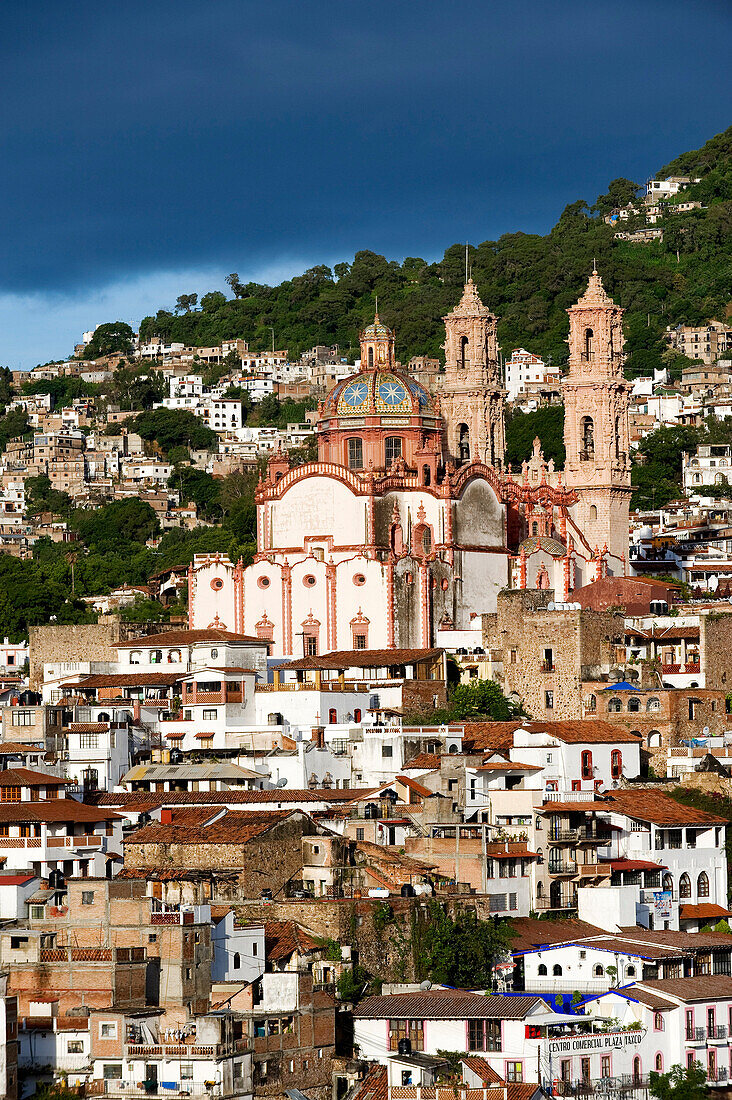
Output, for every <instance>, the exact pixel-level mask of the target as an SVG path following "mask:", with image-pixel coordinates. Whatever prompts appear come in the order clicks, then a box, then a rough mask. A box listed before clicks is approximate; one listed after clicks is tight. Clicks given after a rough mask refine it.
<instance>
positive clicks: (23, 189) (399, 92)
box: [0, 0, 732, 368]
mask: <svg viewBox="0 0 732 1100" xmlns="http://www.w3.org/2000/svg"><path fill="white" fill-rule="evenodd" d="M730 31H732V8H731V7H730V5H729V4H728V3H727V2H726V0H716V2H712V0H696V2H695V3H694V4H693V5H689V3H688V0H664V2H661V0H655V2H654V0H633V2H627V0H626V2H620V0H613V2H605V3H603V2H602V0H599V2H598V0H595V2H594V3H587V0H582V2H581V3H580V2H576V0H473V3H466V4H455V3H454V2H449V0H439V2H438V0H419V2H417V3H415V2H414V0H411V2H407V0H370V2H369V3H363V2H362V0H338V2H336V0H300V2H293V0H257V2H254V0H204V2H202V0H197V2H195V3H193V2H190V0H176V2H171V0H144V2H140V0H123V2H122V3H119V4H114V5H113V4H104V3H102V4H100V3H99V2H98V0H95V2H93V3H91V2H88V0H75V2H74V3H73V4H69V3H68V2H67V0H35V2H34V3H28V2H27V0H4V3H3V4H2V5H0V62H1V66H0V74H1V75H0V80H1V81H2V102H3V110H2V115H1V117H0V132H1V133H2V149H3V158H2V173H1V174H0V187H1V188H2V193H3V199H4V201H3V208H4V218H3V231H2V234H1V235H0V362H1V363H7V364H8V365H10V366H12V367H14V368H17V367H30V366H34V365H35V363H37V362H40V361H46V360H48V359H50V358H52V357H55V356H60V355H63V354H67V353H68V352H69V351H70V350H71V348H72V346H73V343H74V342H75V341H76V340H77V339H78V338H79V335H80V333H81V331H82V330H83V329H85V328H89V327H92V326H93V325H94V324H95V323H97V322H102V321H107V320H115V319H117V318H121V319H124V320H128V321H130V323H132V324H136V323H137V322H138V321H139V319H140V317H141V316H143V315H145V314H146V313H148V312H153V311H154V310H155V309H157V308H159V307H161V306H165V307H168V308H170V307H171V306H172V304H173V303H174V301H175V298H176V296H177V295H178V294H179V293H181V292H191V291H197V292H198V293H199V294H200V293H204V292H205V291H207V290H210V289H216V288H221V289H225V288H224V284H223V279H224V276H225V275H226V274H227V273H228V272H230V271H238V272H239V274H240V276H241V277H242V279H243V280H244V281H247V280H248V279H255V280H258V281H268V282H271V281H279V280H280V279H282V278H286V277H288V276H289V275H292V274H295V273H297V272H298V271H300V270H303V269H304V268H305V267H308V266H311V265H312V264H315V263H331V264H332V263H334V262H337V261H338V260H342V259H349V258H350V257H351V256H352V255H353V253H354V251H356V250H357V249H360V248H370V249H373V250H375V251H379V252H383V253H385V254H386V255H388V256H389V257H393V258H397V259H400V258H402V257H403V256H405V255H412V256H423V257H425V258H427V259H434V258H437V257H439V256H440V255H441V254H442V252H443V251H444V249H445V247H446V246H448V245H449V244H451V243H453V242H454V241H463V240H466V239H467V240H470V241H472V242H474V243H478V242H480V241H482V240H486V239H492V238H496V237H498V236H500V235H501V234H502V233H505V232H512V231H514V230H518V229H522V230H526V231H534V232H546V230H547V229H549V228H550V226H551V225H552V224H554V222H555V221H556V219H557V217H558V215H559V214H560V212H561V210H562V209H563V207H564V206H565V205H566V204H567V203H569V202H572V201H574V200H575V199H577V198H586V199H587V200H588V201H590V202H591V201H593V200H594V198H595V197H596V195H597V194H598V193H600V192H601V191H602V190H604V188H605V185H606V184H607V182H608V181H609V180H610V179H612V178H613V177H615V176H619V175H624V176H628V177H630V178H633V179H636V180H638V181H639V182H642V181H643V180H644V179H645V178H646V176H647V175H648V174H649V173H650V172H652V171H653V170H654V169H655V168H657V167H659V166H661V165H662V164H663V163H664V162H665V161H667V160H669V159H671V158H672V157H673V156H675V155H676V154H678V153H679V152H683V151H684V150H686V149H689V148H694V147H696V146H698V145H700V144H702V143H703V142H704V141H705V140H706V139H707V138H709V137H710V136H712V135H713V134H714V133H717V132H719V131H720V130H722V129H724V128H725V127H726V126H727V125H728V124H729V121H730V120H729V99H730V97H729V91H730V81H729V76H728V68H727V66H726V63H725V55H724V45H722V43H725V42H727V41H729V37H730ZM715 42H717V43H720V49H719V53H718V56H717V59H716V62H715V60H714V51H713V50H712V52H711V54H710V49H711V46H712V45H713V44H714V43H715ZM694 43H696V44H697V46H698V48H695V47H694ZM244 335H246V334H244Z"/></svg>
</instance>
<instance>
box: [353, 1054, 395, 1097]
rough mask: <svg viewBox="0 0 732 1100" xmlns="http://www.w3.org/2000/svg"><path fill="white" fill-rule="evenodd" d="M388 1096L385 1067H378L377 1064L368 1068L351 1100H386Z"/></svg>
mask: <svg viewBox="0 0 732 1100" xmlns="http://www.w3.org/2000/svg"><path fill="white" fill-rule="evenodd" d="M388 1096H389V1078H388V1074H387V1070H386V1066H380V1065H378V1063H377V1064H375V1065H372V1066H371V1067H370V1068H369V1071H368V1073H367V1074H366V1076H365V1077H364V1079H363V1081H362V1082H361V1083H360V1085H358V1086H357V1088H356V1091H355V1092H354V1093H353V1096H352V1097H351V1100H388Z"/></svg>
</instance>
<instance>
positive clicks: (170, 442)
mask: <svg viewBox="0 0 732 1100" xmlns="http://www.w3.org/2000/svg"><path fill="white" fill-rule="evenodd" d="M129 427H130V429H131V431H133V432H137V433H138V434H139V435H141V436H142V438H143V439H147V440H149V441H150V442H153V441H154V442H155V443H157V445H158V447H159V448H160V450H161V451H162V452H163V454H168V453H169V451H170V450H171V448H173V447H189V448H190V449H191V450H194V451H198V450H202V451H203V450H215V449H216V447H217V446H218V436H217V435H216V432H214V431H212V430H211V428H208V427H207V426H206V425H205V424H204V423H203V421H202V420H199V418H198V417H197V416H195V415H194V414H193V413H192V412H189V411H188V410H187V409H150V411H149V412H143V413H140V415H139V416H136V417H135V418H134V420H133V421H132V422H131V423H130V424H129Z"/></svg>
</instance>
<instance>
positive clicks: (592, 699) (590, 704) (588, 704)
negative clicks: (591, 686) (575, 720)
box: [585, 695, 597, 714]
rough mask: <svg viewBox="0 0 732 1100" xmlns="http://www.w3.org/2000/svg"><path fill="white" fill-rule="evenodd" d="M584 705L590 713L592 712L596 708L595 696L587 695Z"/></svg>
mask: <svg viewBox="0 0 732 1100" xmlns="http://www.w3.org/2000/svg"><path fill="white" fill-rule="evenodd" d="M585 706H586V708H587V710H588V712H589V713H590V714H594V713H595V711H596V710H597V696H595V695H588V696H587V702H586V704H585Z"/></svg>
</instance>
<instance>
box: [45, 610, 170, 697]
mask: <svg viewBox="0 0 732 1100" xmlns="http://www.w3.org/2000/svg"><path fill="white" fill-rule="evenodd" d="M173 625H174V627H175V629H180V627H179V624H173ZM165 629H173V626H171V624H167V623H123V622H122V621H121V620H120V619H119V618H118V617H117V616H114V615H110V616H104V617H103V618H102V619H101V621H100V622H98V623H83V624H79V625H76V626H58V625H56V624H48V625H45V626H32V627H30V630H29V637H30V645H29V650H30V652H29V657H28V663H29V666H30V687H31V690H32V691H39V690H40V687H41V684H42V683H43V666H44V664H54V663H57V664H58V663H60V662H62V661H63V662H67V663H71V662H74V661H115V660H116V659H117V654H116V651H115V649H114V646H115V645H116V644H117V643H118V642H124V641H127V640H128V639H129V638H137V637H140V636H141V635H144V634H150V633H151V632H152V631H153V630H154V631H158V630H159V631H163V630H165Z"/></svg>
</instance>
